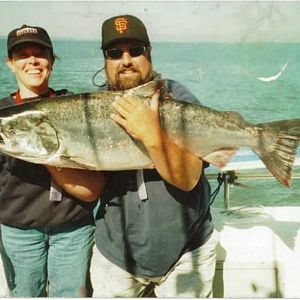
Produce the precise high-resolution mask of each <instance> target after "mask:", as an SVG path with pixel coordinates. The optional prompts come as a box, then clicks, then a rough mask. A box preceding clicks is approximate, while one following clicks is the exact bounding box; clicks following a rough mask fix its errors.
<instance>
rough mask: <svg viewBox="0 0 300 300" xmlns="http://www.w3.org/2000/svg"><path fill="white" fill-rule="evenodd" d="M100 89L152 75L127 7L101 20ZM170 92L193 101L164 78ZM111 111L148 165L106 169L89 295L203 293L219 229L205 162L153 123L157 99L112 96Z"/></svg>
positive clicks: (140, 27)
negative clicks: (102, 74) (141, 150)
mask: <svg viewBox="0 0 300 300" xmlns="http://www.w3.org/2000/svg"><path fill="white" fill-rule="evenodd" d="M102 50H103V53H104V57H105V70H106V75H107V81H108V84H107V86H106V89H109V90H123V89H129V88H133V87H135V86H138V85H140V84H143V83H146V82H148V81H150V80H152V79H155V77H156V76H157V75H155V72H153V69H152V63H151V46H150V41H149V37H148V34H147V31H146V28H145V26H144V24H143V23H142V22H141V21H140V20H139V19H138V18H136V17H134V16H130V15H123V16H116V17H113V18H110V19H108V20H106V21H105V22H104V23H103V25H102ZM166 85H167V88H168V89H169V91H170V92H172V93H173V95H174V96H175V98H176V99H180V100H183V101H192V102H198V101H197V99H196V98H195V96H193V95H192V94H191V93H190V92H189V91H188V90H187V89H186V88H184V87H183V86H182V85H180V84H179V83H177V82H175V81H172V80H167V81H166ZM113 107H114V109H115V113H114V114H113V115H112V119H113V120H115V121H116V122H117V123H118V124H119V125H120V126H122V127H123V128H124V129H125V130H126V131H127V132H128V134H129V135H131V136H132V137H133V138H135V139H136V140H138V141H140V142H142V143H143V145H144V147H145V149H146V151H147V152H148V155H149V157H150V158H151V160H152V162H153V165H154V166H155V169H148V170H129V171H116V172H108V174H107V176H106V179H107V185H106V188H105V189H104V191H103V193H102V195H101V205H100V207H99V210H98V212H97V222H96V224H97V226H96V233H95V237H96V245H97V248H98V250H99V251H97V250H96V251H95V253H94V256H93V258H92V264H91V268H92V272H91V273H92V282H93V288H94V296H95V297H138V296H149V295H152V296H153V295H154V293H155V295H156V296H158V297H209V296H211V295H212V281H213V277H214V272H215V261H216V250H215V249H216V245H217V242H218V234H217V232H216V231H214V227H213V224H212V220H211V214H210V209H209V200H210V186H209V183H208V181H207V179H206V178H205V175H204V172H203V169H204V163H203V162H202V160H200V159H199V158H198V157H196V156H194V155H193V154H191V153H189V152H187V151H185V150H184V149H182V148H179V147H178V146H177V145H175V144H174V143H173V141H172V140H171V139H169V138H168V136H166V134H165V133H164V132H163V131H162V129H161V127H160V119H159V100H158V95H157V94H155V95H154V96H153V97H152V99H151V104H150V106H149V107H148V106H146V105H144V104H143V103H142V102H141V101H140V100H139V99H137V98H135V97H132V96H126V97H122V98H120V99H116V101H115V102H114V104H113Z"/></svg>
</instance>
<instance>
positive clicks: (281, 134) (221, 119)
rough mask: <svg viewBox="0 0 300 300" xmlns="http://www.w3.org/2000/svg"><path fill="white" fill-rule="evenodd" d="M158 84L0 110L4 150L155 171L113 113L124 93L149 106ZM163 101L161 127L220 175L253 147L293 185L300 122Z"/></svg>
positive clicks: (65, 162) (96, 166) (34, 158)
mask: <svg viewBox="0 0 300 300" xmlns="http://www.w3.org/2000/svg"><path fill="white" fill-rule="evenodd" d="M157 84H158V83H157V82H154V81H152V82H149V83H147V84H145V85H141V86H139V87H137V88H134V89H131V90H127V91H124V92H105V91H104V92H95V93H84V94H75V95H68V96H60V97H54V98H48V99H43V100H35V101H30V102H26V103H24V104H21V105H18V106H13V107H8V108H4V109H2V110H0V136H1V138H0V151H2V152H3V153H6V154H8V155H10V156H13V157H16V158H19V159H22V160H25V161H29V162H32V163H39V164H48V165H53V166H57V167H70V168H85V169H91V170H125V169H126V170H129V169H140V168H150V167H152V163H151V161H150V159H149V157H148V155H147V153H146V151H145V149H144V147H143V145H141V144H140V143H139V142H138V141H136V140H134V139H133V138H131V137H130V136H129V135H128V134H127V133H126V132H125V131H124V130H123V129H122V128H121V127H120V126H119V125H118V124H117V123H115V122H114V121H113V120H111V117H110V114H111V112H112V111H113V108H112V106H111V104H112V102H113V101H114V99H115V97H116V96H122V95H123V93H126V94H131V95H135V96H137V97H140V98H141V99H142V100H143V101H145V103H148V104H149V101H150V97H151V95H153V93H154V91H155V90H156V89H157ZM164 95H165V94H164ZM161 98H162V99H161V100H160V117H161V124H162V127H163V128H164V130H165V131H166V132H167V134H168V135H169V136H171V137H172V138H173V139H174V141H175V142H176V143H177V144H178V145H179V146H182V147H184V148H185V149H187V150H188V151H190V152H192V153H194V154H196V155H197V156H199V157H201V158H203V159H204V160H206V161H208V162H209V163H212V164H214V165H216V166H217V167H220V168H222V167H224V166H225V165H226V164H227V163H228V161H229V160H230V158H231V156H232V155H233V153H234V152H235V151H236V150H237V149H238V148H240V147H249V148H251V149H252V150H253V151H254V152H255V153H256V154H257V155H258V156H259V157H260V158H261V159H262V161H263V162H264V163H265V165H266V167H267V168H268V169H269V170H270V172H271V173H272V174H273V175H274V176H275V177H276V178H277V179H278V180H279V181H280V182H281V183H282V184H284V185H287V186H289V185H290V180H291V171H292V166H293V162H294V159H295V155H296V150H297V147H298V142H299V136H300V119H294V120H285V121H277V122H272V123H267V124H258V125H253V124H250V123H248V122H246V121H245V120H244V119H243V117H242V116H241V115H240V114H238V113H236V112H221V111H217V110H214V109H211V108H208V107H205V106H202V105H200V104H199V105H195V104H188V103H185V102H180V101H177V100H174V99H172V95H167V97H165V96H162V97H161ZM187 167H188V166H187Z"/></svg>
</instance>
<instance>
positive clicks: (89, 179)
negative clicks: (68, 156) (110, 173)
mask: <svg viewBox="0 0 300 300" xmlns="http://www.w3.org/2000/svg"><path fill="white" fill-rule="evenodd" d="M46 168H47V170H48V171H49V173H50V174H51V176H52V177H53V179H54V180H55V181H56V183H57V184H58V185H59V186H60V187H61V188H63V189H64V190H65V191H66V192H68V193H69V194H70V195H72V196H74V197H76V198H78V199H80V200H82V201H86V202H94V201H96V200H97V199H98V198H99V196H100V194H101V192H102V190H103V188H104V185H105V178H104V175H103V173H102V172H99V171H90V170H79V169H69V168H62V169H57V168H56V167H53V166H46Z"/></svg>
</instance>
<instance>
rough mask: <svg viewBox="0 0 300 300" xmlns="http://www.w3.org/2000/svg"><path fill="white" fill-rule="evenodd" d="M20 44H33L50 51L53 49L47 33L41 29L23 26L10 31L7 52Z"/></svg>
mask: <svg viewBox="0 0 300 300" xmlns="http://www.w3.org/2000/svg"><path fill="white" fill-rule="evenodd" d="M22 43H35V44H39V45H42V46H45V47H47V48H49V49H51V50H52V52H53V47H52V43H51V40H50V37H49V35H48V33H47V31H46V30H45V29H44V28H42V27H37V26H28V25H23V26H22V27H20V28H16V29H14V30H12V31H11V32H10V33H9V34H8V37H7V52H8V53H10V52H11V50H12V49H13V48H14V47H15V46H17V45H19V44H22Z"/></svg>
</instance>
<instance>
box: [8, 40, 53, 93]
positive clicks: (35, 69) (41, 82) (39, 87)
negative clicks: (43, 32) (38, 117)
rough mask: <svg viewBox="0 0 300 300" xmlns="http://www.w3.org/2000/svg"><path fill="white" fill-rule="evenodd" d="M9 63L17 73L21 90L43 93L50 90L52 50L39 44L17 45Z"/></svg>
mask: <svg viewBox="0 0 300 300" xmlns="http://www.w3.org/2000/svg"><path fill="white" fill-rule="evenodd" d="M7 65H8V67H9V68H10V69H11V71H12V72H14V73H15V75H16V78H17V81H18V85H19V88H20V90H24V89H25V90H29V91H32V92H35V93H37V94H42V93H45V92H47V90H48V82H49V77H50V74H51V71H52V59H51V54H50V50H49V49H48V48H46V47H43V46H41V45H38V44H33V43H24V44H21V45H18V46H16V47H15V48H14V49H13V51H12V55H11V57H9V58H8V59H7Z"/></svg>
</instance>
